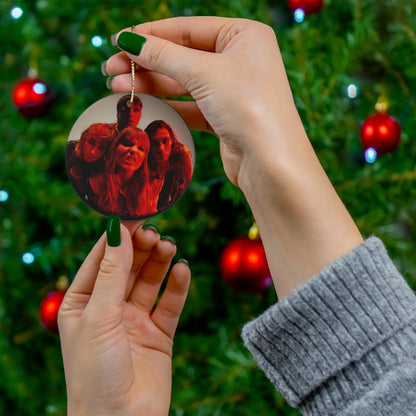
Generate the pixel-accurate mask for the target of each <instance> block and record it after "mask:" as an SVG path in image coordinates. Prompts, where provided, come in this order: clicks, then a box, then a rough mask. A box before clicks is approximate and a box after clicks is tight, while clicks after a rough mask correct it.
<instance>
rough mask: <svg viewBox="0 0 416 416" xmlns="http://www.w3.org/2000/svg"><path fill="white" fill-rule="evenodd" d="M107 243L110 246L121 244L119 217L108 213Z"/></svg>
mask: <svg viewBox="0 0 416 416" xmlns="http://www.w3.org/2000/svg"><path fill="white" fill-rule="evenodd" d="M107 243H108V245H109V246H110V247H118V246H119V245H120V244H121V237H120V217H117V215H110V216H109V217H108V221H107Z"/></svg>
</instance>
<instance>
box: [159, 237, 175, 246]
mask: <svg viewBox="0 0 416 416" xmlns="http://www.w3.org/2000/svg"><path fill="white" fill-rule="evenodd" d="M160 239H161V240H168V241H170V242H171V243H172V244H175V245H176V240H175V239H174V238H173V237H171V236H170V235H164V236H162V237H160Z"/></svg>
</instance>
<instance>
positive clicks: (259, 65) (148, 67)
mask: <svg viewBox="0 0 416 416" xmlns="http://www.w3.org/2000/svg"><path fill="white" fill-rule="evenodd" d="M125 31H126V32H129V31H130V29H126V30H125ZM135 32H136V33H139V34H140V35H142V36H143V37H144V38H145V43H144V44H143V46H142V48H141V51H140V52H139V51H138V49H140V48H137V46H138V45H140V44H141V41H143V38H140V37H137V39H133V40H132V42H133V46H134V47H135V49H136V51H135V52H136V53H135V54H131V53H126V52H125V51H126V47H125V46H126V43H125V42H124V44H123V45H122V46H123V50H124V51H123V52H121V53H118V54H116V55H114V56H112V57H111V58H110V59H109V60H108V61H107V63H106V65H105V69H106V71H107V73H108V75H118V76H116V77H115V78H114V79H113V80H112V88H113V90H114V92H120V91H123V92H124V91H130V88H131V76H130V59H133V60H134V61H135V62H136V63H137V64H139V65H140V66H141V67H142V68H144V69H142V70H140V71H139V72H138V73H137V77H136V89H137V91H142V92H146V93H150V94H153V95H159V96H168V97H175V96H178V95H187V94H189V95H191V96H192V97H193V98H194V99H195V101H194V102H185V103H183V102H176V101H173V100H172V101H171V100H169V101H168V102H169V103H170V104H171V105H172V106H173V107H175V108H176V109H177V110H178V111H179V112H180V113H181V114H182V116H183V117H184V119H185V120H186V122H187V123H188V125H189V126H190V127H191V128H194V129H201V130H204V129H205V130H207V129H212V130H213V131H214V132H215V134H217V136H218V137H219V139H220V148H221V157H222V161H223V165H224V170H225V172H226V174H227V176H228V178H229V179H230V180H231V181H232V182H233V183H234V184H236V185H238V186H239V187H240V188H241V190H242V191H243V192H244V195H245V197H246V198H247V201H248V203H249V205H250V207H251V210H252V212H253V214H254V217H255V219H256V222H257V225H258V227H259V231H260V235H261V238H262V241H263V244H264V247H265V250H266V255H267V259H268V263H269V268H270V271H271V274H272V277H273V281H274V283H275V287H276V291H277V294H278V296H279V297H280V298H282V297H284V296H286V295H288V294H289V293H290V292H291V291H292V290H293V289H295V288H296V287H298V286H299V285H301V284H302V283H304V282H306V281H307V280H308V279H309V278H310V277H311V276H313V275H314V274H316V273H319V272H320V271H321V270H322V268H323V267H325V266H327V265H329V264H330V263H331V262H332V261H334V260H336V259H338V258H340V257H341V256H343V255H344V254H346V253H347V252H348V251H350V250H351V249H353V248H354V247H356V246H357V245H359V244H361V242H362V237H361V235H360V233H359V231H358V229H357V227H356V226H355V224H354V222H353V220H352V218H351V216H350V215H349V213H348V211H347V210H346V209H345V207H344V205H343V203H342V201H341V200H340V199H339V197H338V195H337V194H336V192H335V190H334V189H333V187H332V185H331V183H330V182H329V180H328V177H327V176H326V174H325V172H324V170H323V168H322V166H321V164H320V163H319V160H318V158H317V157H316V154H315V152H314V150H313V148H312V146H311V144H310V142H309V139H308V137H307V135H306V132H305V130H304V128H303V125H302V122H301V120H300V117H299V115H298V112H297V110H296V107H295V104H294V101H293V97H292V93H291V90H290V86H289V83H288V80H287V77H286V72H285V68H284V65H283V62H282V58H281V55H280V51H279V47H278V44H277V40H276V36H275V34H274V32H273V30H272V29H271V28H270V27H268V26H266V25H263V24H262V23H258V22H254V21H250V20H244V19H227V18H219V17H188V18H173V19H167V20H162V21H157V22H149V23H144V24H141V25H138V26H136V27H135ZM123 36H124V38H125V37H126V34H123ZM131 36H133V38H134V37H135V35H134V34H128V35H127V37H131ZM140 39H141V41H140ZM117 40H118V41H119V40H120V34H118V37H117ZM117 43H118V45H120V42H117Z"/></svg>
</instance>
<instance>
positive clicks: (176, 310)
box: [152, 262, 191, 338]
mask: <svg viewBox="0 0 416 416" xmlns="http://www.w3.org/2000/svg"><path fill="white" fill-rule="evenodd" d="M190 282H191V271H190V269H189V267H188V266H187V265H186V264H185V263H183V262H179V263H177V264H175V266H173V268H172V271H171V273H170V276H169V280H168V283H167V285H166V288H165V290H164V292H163V294H162V297H161V298H160V301H159V303H158V305H157V307H156V309H155V311H154V312H153V314H152V320H153V322H154V323H155V325H156V326H157V327H158V328H160V329H161V330H162V331H163V332H164V333H165V334H167V335H168V336H169V337H170V338H173V336H174V335H175V331H176V327H177V326H178V321H179V317H180V315H181V312H182V309H183V307H184V305H185V300H186V296H187V294H188V289H189V284H190Z"/></svg>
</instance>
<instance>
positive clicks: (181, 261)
mask: <svg viewBox="0 0 416 416" xmlns="http://www.w3.org/2000/svg"><path fill="white" fill-rule="evenodd" d="M178 263H185V264H186V265H187V266H188V267H189V261H188V260H186V259H179V260H178Z"/></svg>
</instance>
